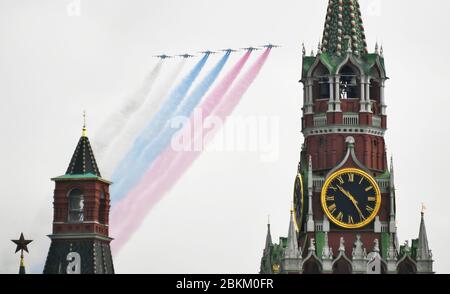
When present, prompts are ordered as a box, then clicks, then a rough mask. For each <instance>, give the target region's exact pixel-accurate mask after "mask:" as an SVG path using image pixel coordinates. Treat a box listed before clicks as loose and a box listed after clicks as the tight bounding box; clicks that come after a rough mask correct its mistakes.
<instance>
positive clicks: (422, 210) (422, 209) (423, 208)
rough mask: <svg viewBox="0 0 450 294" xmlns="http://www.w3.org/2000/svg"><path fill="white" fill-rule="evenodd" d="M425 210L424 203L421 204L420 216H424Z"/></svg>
mask: <svg viewBox="0 0 450 294" xmlns="http://www.w3.org/2000/svg"><path fill="white" fill-rule="evenodd" d="M426 210H427V207H426V206H425V203H423V202H422V208H421V212H422V214H424V213H425V211H426Z"/></svg>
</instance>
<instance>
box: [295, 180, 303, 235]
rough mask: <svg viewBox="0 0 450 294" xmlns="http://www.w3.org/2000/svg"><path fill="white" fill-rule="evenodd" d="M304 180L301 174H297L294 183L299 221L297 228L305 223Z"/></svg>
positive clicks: (296, 211) (297, 219) (297, 218)
mask: <svg viewBox="0 0 450 294" xmlns="http://www.w3.org/2000/svg"><path fill="white" fill-rule="evenodd" d="M304 206H305V205H304V201H303V180H302V176H301V175H297V177H296V178H295V185H294V209H295V221H296V223H297V230H298V229H300V228H301V227H302V225H303V209H304Z"/></svg>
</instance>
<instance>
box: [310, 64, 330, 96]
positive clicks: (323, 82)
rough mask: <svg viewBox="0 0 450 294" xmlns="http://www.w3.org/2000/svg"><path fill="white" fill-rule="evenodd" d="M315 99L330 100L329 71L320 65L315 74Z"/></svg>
mask: <svg viewBox="0 0 450 294" xmlns="http://www.w3.org/2000/svg"><path fill="white" fill-rule="evenodd" d="M313 78H314V86H313V98H314V100H316V99H330V81H329V72H328V69H327V68H326V67H325V66H324V65H323V64H322V63H320V64H319V65H317V67H316V69H315V70H314V72H313Z"/></svg>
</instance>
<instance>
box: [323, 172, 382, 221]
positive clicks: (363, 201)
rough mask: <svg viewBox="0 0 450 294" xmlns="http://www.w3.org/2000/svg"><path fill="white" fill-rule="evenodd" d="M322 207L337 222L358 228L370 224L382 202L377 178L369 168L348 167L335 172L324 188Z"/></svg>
mask: <svg viewBox="0 0 450 294" xmlns="http://www.w3.org/2000/svg"><path fill="white" fill-rule="evenodd" d="M321 200H322V208H323V210H324V212H325V214H326V215H327V216H328V218H329V219H330V220H331V221H332V222H333V223H335V224H336V225H338V226H340V227H343V228H347V229H357V228H362V227H364V226H366V225H367V224H369V223H370V222H371V221H373V220H374V219H375V217H376V216H377V214H378V212H379V210H380V206H381V192H380V188H379V187H378V184H377V182H376V181H375V179H374V178H373V177H371V176H370V175H369V174H367V173H366V172H364V171H362V170H359V169H354V168H348V169H342V170H340V171H337V172H335V173H333V174H332V175H331V176H330V177H329V178H328V179H327V180H326V182H325V184H324V186H323V188H322V195H321Z"/></svg>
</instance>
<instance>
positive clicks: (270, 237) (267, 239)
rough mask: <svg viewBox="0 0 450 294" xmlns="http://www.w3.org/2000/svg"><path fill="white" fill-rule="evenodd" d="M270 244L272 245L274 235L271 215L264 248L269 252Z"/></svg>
mask: <svg viewBox="0 0 450 294" xmlns="http://www.w3.org/2000/svg"><path fill="white" fill-rule="evenodd" d="M270 246H272V235H271V234H270V216H269V221H268V222H267V236H266V246H265V248H264V251H265V252H269V250H270Z"/></svg>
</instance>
